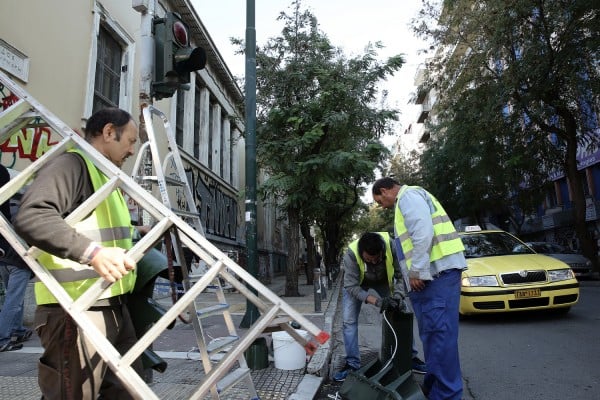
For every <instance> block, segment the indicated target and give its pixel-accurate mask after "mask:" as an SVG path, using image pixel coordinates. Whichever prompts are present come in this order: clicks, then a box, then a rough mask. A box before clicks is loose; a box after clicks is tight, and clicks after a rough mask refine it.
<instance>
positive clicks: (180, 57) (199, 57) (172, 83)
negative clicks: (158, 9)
mask: <svg viewBox="0 0 600 400" xmlns="http://www.w3.org/2000/svg"><path fill="white" fill-rule="evenodd" d="M153 27H154V54H155V58H154V75H153V79H152V95H153V96H154V97H155V98H156V99H157V100H160V99H162V98H165V97H171V96H173V94H174V93H175V91H176V90H177V89H184V90H188V89H189V83H190V73H191V72H192V71H197V70H200V69H203V68H204V66H205V65H206V52H205V51H204V49H203V48H201V47H191V46H190V34H189V29H188V26H187V25H186V24H185V23H184V22H183V21H182V20H181V17H180V16H179V14H177V13H173V12H168V13H166V15H165V16H164V17H163V18H158V17H155V18H154V20H153Z"/></svg>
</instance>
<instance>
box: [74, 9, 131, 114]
mask: <svg viewBox="0 0 600 400" xmlns="http://www.w3.org/2000/svg"><path fill="white" fill-rule="evenodd" d="M101 25H102V26H103V27H104V28H106V29H108V31H109V32H110V33H111V34H112V35H113V36H114V38H115V39H116V40H117V41H118V42H120V43H121V45H122V48H123V56H122V59H121V68H123V67H124V66H127V71H126V72H124V73H121V81H120V85H119V86H120V90H119V107H120V108H122V109H123V110H125V111H127V112H129V113H131V112H132V107H133V77H134V70H135V41H134V40H133V37H132V36H131V35H130V34H129V33H127V31H126V30H125V29H123V27H122V26H121V25H120V24H119V23H118V22H117V21H116V20H115V19H113V18H112V17H111V16H110V14H109V13H108V11H107V10H106V9H105V8H104V7H103V6H102V4H101V3H100V2H98V1H95V2H94V24H93V29H92V33H91V34H92V37H91V42H90V43H91V46H90V57H89V58H90V61H89V65H88V80H87V83H88V85H87V93H86V97H85V108H84V117H85V118H87V117H89V116H90V115H91V114H92V108H93V104H94V87H95V84H96V60H97V58H98V35H99V33H100V26H101Z"/></svg>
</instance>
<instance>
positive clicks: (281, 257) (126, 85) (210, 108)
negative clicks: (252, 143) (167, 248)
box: [0, 0, 287, 277]
mask: <svg viewBox="0 0 600 400" xmlns="http://www.w3.org/2000/svg"><path fill="white" fill-rule="evenodd" d="M152 1H154V0H149V1H142V0H133V1H122V0H87V1H81V0H65V1H60V2H40V1H35V0H23V1H19V2H2V3H1V4H0V69H2V70H3V71H5V72H6V73H8V74H9V75H10V76H11V77H13V78H14V80H15V81H16V82H17V83H19V84H20V85H22V86H23V87H24V88H25V90H27V91H28V92H29V93H30V94H31V95H32V96H33V97H34V98H36V99H37V100H38V101H40V102H41V103H42V104H43V105H44V106H45V107H46V108H47V109H48V110H50V111H51V112H53V113H54V114H55V115H56V116H57V117H58V118H60V119H61V120H62V121H64V122H65V123H66V124H67V125H69V126H70V127H72V128H73V129H75V130H76V131H79V132H81V131H82V128H83V127H84V126H85V121H86V119H87V118H88V117H89V116H90V115H91V114H92V113H93V112H95V111H96V110H98V109H100V108H103V107H107V106H114V107H120V108H122V109H124V110H126V111H128V112H130V113H131V114H132V115H133V116H134V118H138V116H139V118H141V112H140V104H141V103H142V101H140V91H141V89H140V88H141V87H142V85H144V82H145V81H146V80H147V79H144V74H145V73H147V71H145V70H144V68H143V62H144V60H145V59H146V60H147V59H148V53H147V52H148V51H149V50H148V48H147V46H146V45H145V43H147V42H144V40H143V39H144V38H143V37H142V36H143V34H142V32H143V29H142V28H141V21H142V12H143V11H144V10H145V9H146V7H147V5H148V3H149V2H152ZM153 6H154V7H153V8H154V14H155V15H156V16H157V17H162V16H164V15H165V13H167V12H176V13H178V14H179V15H180V16H181V18H182V20H183V21H184V22H185V23H186V24H187V25H188V27H189V29H190V41H191V45H192V46H193V47H202V48H203V49H205V51H206V53H207V63H206V67H205V68H204V69H202V70H199V71H196V72H194V73H192V74H191V77H190V88H189V90H178V91H177V92H176V93H175V95H174V96H173V97H170V98H165V99H162V100H160V101H155V102H154V105H155V106H156V107H157V108H158V109H160V110H161V111H162V112H164V113H165V114H166V115H167V116H168V119H169V121H170V123H171V125H172V127H173V131H174V133H175V137H176V141H177V144H178V145H179V148H180V152H181V154H182V158H183V161H184V164H185V168H186V172H187V174H188V179H189V182H190V184H191V186H192V192H193V194H194V197H195V201H196V206H197V208H198V210H199V212H200V219H201V221H202V225H203V228H204V231H205V234H206V237H207V239H209V240H210V241H211V242H212V243H213V244H215V245H216V246H217V247H219V248H220V249H221V250H223V251H225V252H227V253H228V254H229V255H230V256H231V257H232V258H234V259H236V260H237V261H238V262H239V263H240V264H242V265H244V263H245V226H244V221H245V220H244V212H245V209H244V195H245V193H244V187H245V142H244V137H243V133H244V129H245V127H244V115H243V104H244V97H243V93H242V91H241V90H240V88H239V86H238V84H237V83H236V80H235V78H234V76H233V75H232V74H231V72H230V71H229V69H228V67H227V65H226V64H225V62H224V60H223V59H222V57H221V55H220V54H219V51H218V49H217V48H216V47H215V45H214V43H213V42H212V39H211V38H210V35H209V33H208V32H207V31H206V28H205V27H204V25H203V24H202V21H201V15H200V14H198V13H197V12H196V11H195V10H194V8H193V7H192V4H191V2H190V1H189V0H164V1H159V0H156V2H155V3H153ZM148 8H150V7H148ZM150 9H151V8H150ZM0 97H1V98H2V105H1V107H2V108H6V107H8V106H10V104H12V102H14V96H12V94H11V93H8V92H7V90H6V89H5V88H2V87H0ZM140 122H141V121H140ZM156 132H157V137H156V139H157V143H158V147H159V149H160V152H161V159H163V158H164V157H166V155H167V152H168V146H167V142H166V137H165V135H164V134H161V131H160V130H157V131H156ZM55 136H56V135H53V133H52V132H51V131H50V130H49V129H48V128H47V127H44V126H38V127H27V128H24V129H22V130H21V131H20V132H19V133H18V134H15V135H13V136H12V137H11V138H10V139H8V140H6V141H5V142H4V143H0V162H2V164H3V165H5V166H6V167H8V168H10V169H12V170H13V171H20V170H22V169H23V168H24V167H26V166H27V165H28V164H29V163H31V162H33V161H35V160H36V159H37V158H39V157H40V156H41V155H43V154H44V153H45V152H46V151H47V150H48V149H50V148H51V147H52V145H53V144H55V143H56V137H55ZM141 136H142V140H143V132H141ZM134 158H135V157H132V158H131V160H129V161H128V163H127V164H126V165H125V166H124V167H123V170H124V171H126V172H129V171H131V174H132V175H134V176H135V175H136V174H137V171H133V170H132V169H133V166H134V160H133V159H134ZM166 172H167V174H171V173H174V172H173V169H172V168H171V167H168V166H167V167H166ZM154 194H155V195H158V193H154ZM176 195H177V193H176ZM130 207H131V211H132V216H133V219H136V217H137V216H138V214H136V211H137V210H136V205H135V204H130ZM257 208H258V211H257V219H258V224H257V225H258V231H259V232H258V238H257V240H258V250H259V275H260V276H264V277H270V276H272V275H273V274H274V273H283V271H284V270H285V261H286V255H287V245H286V240H284V238H285V236H286V228H285V224H283V223H281V219H280V218H278V216H277V215H276V213H277V211H276V209H275V207H274V206H272V205H269V204H261V203H259V204H258V207H257Z"/></svg>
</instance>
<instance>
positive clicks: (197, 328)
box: [133, 105, 258, 399]
mask: <svg viewBox="0 0 600 400" xmlns="http://www.w3.org/2000/svg"><path fill="white" fill-rule="evenodd" d="M142 116H143V118H144V124H145V128H146V133H147V137H148V140H147V141H146V142H145V143H144V144H143V145H142V148H141V149H140V151H139V152H138V157H137V159H136V162H135V165H134V168H133V171H134V173H136V172H137V173H139V172H140V171H143V172H144V173H149V174H150V175H138V176H136V177H135V179H136V180H137V181H138V182H140V183H152V184H157V185H158V189H159V192H160V197H161V200H162V203H163V204H164V205H165V206H166V207H167V208H169V209H171V210H172V211H173V212H174V213H175V214H177V215H179V216H180V217H181V218H183V219H184V220H186V221H188V223H189V224H190V225H191V226H192V227H193V228H194V229H195V230H196V231H197V232H198V233H200V234H202V235H204V229H203V227H202V222H201V220H200V213H199V212H198V210H197V207H196V204H195V201H194V197H193V194H192V190H191V187H190V184H189V182H188V179H187V175H186V172H185V168H184V165H183V161H182V159H181V154H180V152H179V146H178V145H177V142H176V139H175V135H174V134H173V129H172V127H171V124H170V122H169V120H168V118H167V117H166V115H165V114H164V113H163V112H162V111H160V110H159V109H158V108H156V107H154V106H152V105H148V106H146V107H144V109H143V110H142ZM153 117H158V119H159V120H160V121H161V122H162V124H160V125H162V128H163V129H164V131H163V133H164V135H165V137H166V138H167V144H168V148H169V152H168V153H167V154H166V155H165V157H164V161H162V163H161V157H160V154H159V151H160V149H159V148H158V143H157V141H156V137H157V133H156V132H155V127H154V122H153ZM148 152H149V153H150V159H151V160H152V161H151V162H145V161H144V159H145V157H146V156H147V155H148V154H147V153H148ZM169 163H172V164H173V166H174V170H175V173H174V174H171V175H169V176H167V170H168V167H169ZM172 188H175V189H176V190H183V198H184V201H183V202H181V200H179V201H174V200H172V196H171V195H172V193H171V190H170V189H172ZM176 204H177V207H175V205H176ZM180 207H183V208H180ZM168 237H169V238H170V242H167V243H166V247H167V252H170V250H171V249H169V247H171V246H172V248H173V251H174V253H175V257H174V258H175V260H176V262H177V264H178V265H179V266H180V267H181V272H182V275H183V284H184V288H185V291H187V290H189V288H190V287H191V283H192V279H197V278H200V277H201V276H202V275H201V274H196V275H195V276H190V274H189V273H188V271H189V269H188V265H187V262H186V260H185V257H184V251H183V247H182V246H181V240H180V238H179V235H178V234H177V233H176V232H174V233H172V234H170V235H169V236H168ZM210 289H211V291H213V292H214V295H215V297H216V302H215V303H214V304H211V306H210V307H205V308H201V307H199V306H198V305H197V303H196V301H194V302H192V303H191V304H190V305H189V307H188V312H189V315H190V316H192V317H191V322H192V324H193V327H194V332H195V334H196V341H197V343H198V350H199V353H200V359H201V360H202V365H203V368H204V371H205V372H206V373H208V372H210V371H211V370H212V368H213V364H212V362H211V357H212V356H213V355H215V354H217V353H219V352H220V351H221V350H223V349H226V348H228V347H229V346H231V345H232V344H234V343H236V342H237V341H239V339H240V337H239V335H238V333H237V331H236V328H235V324H234V322H233V318H232V316H231V313H230V311H229V308H230V307H229V303H228V302H227V300H226V298H225V293H224V291H223V287H222V285H221V281H220V278H219V277H216V278H215V279H214V280H213V282H212V284H211V287H210ZM185 291H184V292H185ZM216 314H220V315H222V317H223V319H224V322H225V326H226V327H227V331H228V335H227V336H224V337H222V338H219V339H220V340H215V341H212V342H208V341H207V338H206V335H205V334H204V327H203V325H202V320H203V319H204V318H207V317H210V316H212V315H216ZM194 316H196V317H195V318H194ZM237 362H238V365H239V371H238V372H237V373H236V374H235V375H234V376H233V377H232V379H231V381H232V383H235V382H237V381H244V382H245V386H244V390H245V391H247V392H249V393H250V398H252V399H253V398H258V395H257V393H256V389H255V387H254V382H253V381H252V376H251V375H250V369H249V368H248V364H247V362H246V359H245V357H244V354H243V353H242V354H240V355H239V357H237ZM221 390H222V388H220V387H213V388H211V394H212V396H213V398H215V399H218V398H219V397H218V393H219V392H220V391H221Z"/></svg>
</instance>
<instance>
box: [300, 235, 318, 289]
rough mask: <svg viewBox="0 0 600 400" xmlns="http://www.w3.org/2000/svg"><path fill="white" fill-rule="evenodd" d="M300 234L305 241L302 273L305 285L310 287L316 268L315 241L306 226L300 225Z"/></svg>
mask: <svg viewBox="0 0 600 400" xmlns="http://www.w3.org/2000/svg"><path fill="white" fill-rule="evenodd" d="M300 232H302V236H303V237H304V240H305V241H306V265H304V273H305V274H306V284H307V285H312V284H313V281H314V272H313V270H314V269H315V268H316V263H317V257H316V254H315V239H314V238H313V237H312V236H311V235H310V227H309V226H308V224H300Z"/></svg>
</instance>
